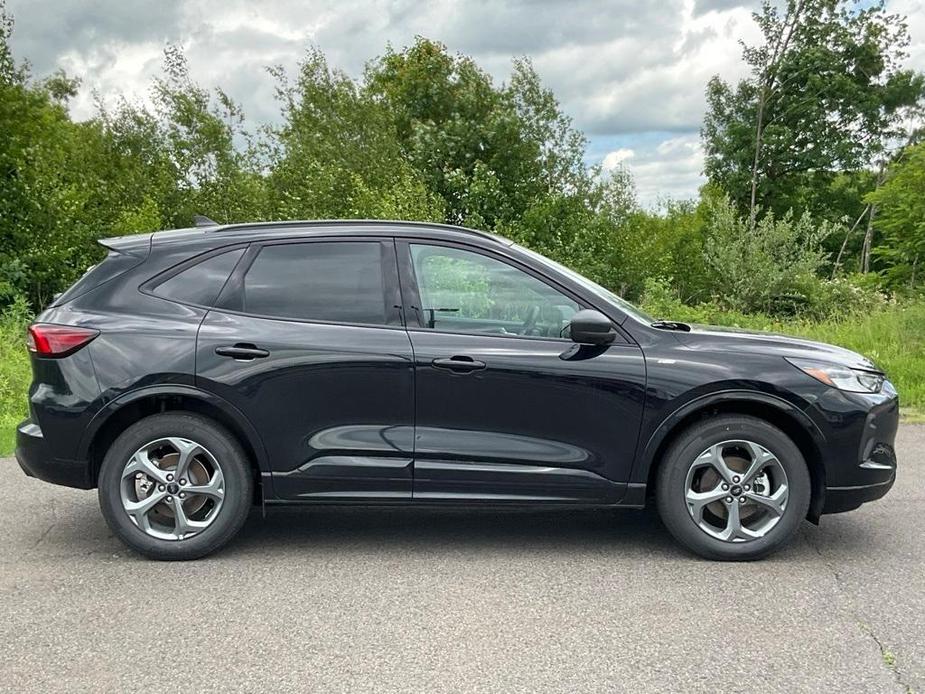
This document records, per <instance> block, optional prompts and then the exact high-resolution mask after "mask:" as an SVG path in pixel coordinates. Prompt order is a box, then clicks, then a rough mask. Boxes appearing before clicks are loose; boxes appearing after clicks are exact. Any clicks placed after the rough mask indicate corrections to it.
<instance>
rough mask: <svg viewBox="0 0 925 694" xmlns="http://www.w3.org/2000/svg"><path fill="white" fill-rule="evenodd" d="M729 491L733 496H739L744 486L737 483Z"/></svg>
mask: <svg viewBox="0 0 925 694" xmlns="http://www.w3.org/2000/svg"><path fill="white" fill-rule="evenodd" d="M729 491H730V493H731V494H732V495H733V496H739V494H741V493H742V487H740V486H739V485H738V484H737V485H735V486H734V487H733V488H732V489H730V490H729Z"/></svg>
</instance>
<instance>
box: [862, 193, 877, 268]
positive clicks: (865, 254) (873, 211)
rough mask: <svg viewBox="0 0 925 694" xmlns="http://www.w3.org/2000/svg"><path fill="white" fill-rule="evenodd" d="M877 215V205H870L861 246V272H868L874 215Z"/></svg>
mask: <svg viewBox="0 0 925 694" xmlns="http://www.w3.org/2000/svg"><path fill="white" fill-rule="evenodd" d="M876 216H877V206H876V205H871V206H870V215H869V216H868V217H867V231H865V232H864V245H863V246H862V247H861V272H863V273H868V272H870V249H871V246H872V245H873V240H874V217H876Z"/></svg>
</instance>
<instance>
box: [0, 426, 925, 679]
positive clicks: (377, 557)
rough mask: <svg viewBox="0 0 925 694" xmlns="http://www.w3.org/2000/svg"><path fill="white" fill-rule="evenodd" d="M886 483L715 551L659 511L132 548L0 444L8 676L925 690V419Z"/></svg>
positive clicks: (307, 515) (287, 529)
mask: <svg viewBox="0 0 925 694" xmlns="http://www.w3.org/2000/svg"><path fill="white" fill-rule="evenodd" d="M898 452H899V460H900V466H901V467H900V476H899V480H898V481H897V483H896V486H895V487H894V488H893V490H892V492H891V493H890V494H889V495H888V496H887V497H886V498H885V499H883V500H881V501H878V502H875V503H873V504H868V505H867V506H865V507H863V508H861V509H859V510H858V511H854V512H851V513H847V514H843V515H839V516H826V517H824V518H823V521H822V525H821V527H815V526H813V525H810V524H809V523H805V524H804V525H803V527H802V528H801V531H800V534H799V536H798V537H797V538H796V540H795V541H794V542H793V543H792V545H791V546H789V547H788V548H787V549H785V550H784V551H782V552H780V553H779V554H777V555H775V556H773V557H771V558H769V559H767V560H764V561H761V562H755V563H750V564H717V563H711V562H707V561H702V560H698V559H695V558H692V557H690V556H689V555H687V554H685V553H684V552H683V551H682V550H680V549H679V548H678V547H677V546H676V545H675V544H674V543H673V542H672V540H671V538H670V537H669V536H668V534H667V532H666V531H665V530H664V529H663V528H662V526H661V524H660V523H659V521H658V519H657V517H656V516H655V514H654V513H653V512H635V511H624V512H613V511H572V512H546V511H544V512H525V511H520V512H518V511H505V512H489V511H477V512H465V511H450V510H446V511H428V510H399V509H385V510H364V509H330V508H329V509H313V510H306V511H301V512H300V511H290V510H285V511H284V510H272V511H271V512H270V514H269V517H268V518H267V519H266V520H263V519H262V518H261V517H260V513H259V511H258V512H255V513H254V514H252V517H251V518H250V520H249V521H248V523H247V525H246V527H245V529H244V532H243V533H242V536H241V537H240V538H239V539H238V540H236V541H235V542H234V543H233V544H232V545H230V546H229V547H227V548H226V549H225V550H223V551H221V552H220V553H219V554H217V555H215V556H214V557H210V558H207V559H204V560H200V561H198V562H194V563H186V564H178V563H157V562H150V561H147V560H144V559H141V558H139V557H138V556H136V555H134V554H132V553H131V552H129V551H128V550H126V549H124V547H123V546H122V545H121V544H120V543H119V542H118V541H117V540H115V539H114V538H113V537H112V536H111V535H110V533H109V531H108V529H107V527H106V525H105V524H104V522H103V520H102V517H101V516H100V514H99V510H98V508H97V504H96V495H95V492H82V491H78V490H71V489H64V488H57V487H53V486H51V485H47V484H44V483H42V482H38V481H36V480H31V479H28V478H26V477H25V476H24V475H23V474H22V473H21V472H20V470H19V468H18V466H16V465H15V463H14V462H13V461H10V460H4V461H0V465H2V470H3V474H4V481H3V484H2V485H0V503H2V507H3V508H4V509H5V510H6V513H4V514H2V516H0V691H16V692H21V691H29V690H36V691H38V690H40V691H46V692H51V691H69V692H72V691H94V692H99V691H142V690H155V689H157V688H163V689H167V690H172V691H176V690H180V689H181V688H182V689H183V690H184V691H196V690H200V689H202V690H217V689H222V690H227V691H258V690H267V689H274V690H300V691H320V692H332V691H355V690H359V689H361V688H362V689H368V690H372V691H409V692H410V691H447V692H449V691H497V692H520V691H522V692H532V691H564V690H567V691H570V692H579V691H586V692H600V691H603V690H629V691H637V692H643V691H653V692H654V691H727V692H739V691H741V692H748V691H759V690H760V691H763V692H794V691H806V692H810V691H812V692H817V691H833V690H835V691H839V692H840V693H845V692H908V691H915V692H925V533H923V524H925V426H903V427H902V428H901V429H900V432H899V441H898Z"/></svg>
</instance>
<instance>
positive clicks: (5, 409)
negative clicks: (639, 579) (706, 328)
mask: <svg viewBox="0 0 925 694" xmlns="http://www.w3.org/2000/svg"><path fill="white" fill-rule="evenodd" d="M671 314H672V315H671V318H674V319H676V320H690V321H696V322H701V323H713V324H716V325H726V326H734V327H740V328H749V329H752V330H770V331H774V332H779V333H785V334H788V335H799V336H803V337H808V338H811V339H813V340H821V341H822V342H829V343H832V344H835V345H839V346H841V347H846V348H848V349H851V350H854V351H856V352H860V353H861V354H863V355H865V356H867V357H870V358H871V359H873V360H874V361H875V362H876V363H877V364H878V365H879V366H880V367H881V368H883V369H884V370H885V371H886V372H887V375H888V376H889V378H890V380H891V381H892V382H893V384H894V385H895V386H896V388H897V390H898V391H899V398H900V402H901V403H902V406H903V414H904V420H905V421H907V422H914V421H918V422H925V303H922V302H918V303H909V304H905V305H902V304H896V305H891V306H888V307H887V308H885V309H882V310H880V311H877V312H875V313H872V314H870V315H865V316H857V317H854V318H850V319H843V320H837V321H824V322H810V321H801V320H777V319H773V318H769V317H767V316H760V315H745V314H741V313H731V312H727V311H718V310H715V309H704V308H702V307H696V308H692V307H683V306H679V307H676V309H675V310H672V312H671ZM31 377H32V373H31V369H30V367H29V357H28V355H27V353H26V349H25V345H24V322H23V320H22V319H18V320H17V319H11V318H4V317H2V316H0V456H6V455H9V454H10V453H11V452H12V451H13V445H14V437H15V428H16V425H17V424H18V423H19V421H20V420H22V419H23V418H24V417H25V416H26V413H27V399H26V390H27V389H28V387H29V381H30V379H31Z"/></svg>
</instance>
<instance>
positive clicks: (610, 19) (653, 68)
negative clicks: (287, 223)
mask: <svg viewBox="0 0 925 694" xmlns="http://www.w3.org/2000/svg"><path fill="white" fill-rule="evenodd" d="M755 5H757V3H756V2H744V1H740V0H648V1H646V0H607V1H603V0H433V1H427V0H368V1H365V2H364V1H361V0H262V1H254V0H148V1H144V0H7V8H8V11H10V12H11V13H12V14H13V16H14V18H15V20H16V27H15V31H14V36H13V47H14V50H15V52H16V54H17V56H18V57H20V58H26V59H28V60H29V61H30V62H31V63H32V66H33V72H34V74H36V75H43V74H47V73H49V72H51V71H53V70H55V69H56V68H58V67H62V68H64V69H65V70H66V71H67V72H68V73H70V74H72V75H77V76H80V77H81V78H83V80H84V85H83V89H82V92H81V94H80V96H79V98H78V99H77V100H76V101H75V103H74V104H73V111H74V115H75V116H76V117H79V118H80V117H88V116H90V115H92V113H93V102H92V92H93V91H94V90H95V91H97V92H98V93H100V94H101V95H102V96H103V98H104V99H106V98H107V97H109V98H111V97H112V96H113V95H115V94H119V93H127V94H129V95H130V96H135V97H137V98H144V96H145V93H146V90H147V86H148V85H149V84H150V80H151V77H152V76H154V75H156V74H158V72H159V70H160V66H161V58H162V51H163V48H164V46H165V44H167V43H176V44H179V45H181V46H183V47H184V48H185V49H186V53H187V56H188V58H189V62H190V68H191V72H192V74H193V77H194V78H195V79H196V80H197V81H198V82H199V83H200V84H202V85H203V86H214V85H221V86H222V87H224V88H225V90H226V91H228V92H229V93H230V94H231V95H232V96H233V97H234V98H235V99H236V100H238V101H239V102H241V103H242V104H243V106H244V108H245V111H246V113H247V114H248V116H249V118H250V119H252V120H253V121H258V122H265V121H268V120H272V119H275V118H277V117H278V110H277V105H276V103H275V102H274V99H273V87H274V84H273V81H272V79H271V78H270V77H269V75H267V73H266V71H265V69H264V68H265V66H267V65H283V66H284V67H287V68H289V69H292V68H293V67H294V66H295V64H296V63H297V62H298V60H299V58H300V57H301V55H302V54H303V52H304V50H305V47H306V46H307V45H309V44H312V43H314V44H316V45H317V46H319V47H320V48H321V49H322V50H324V52H325V53H326V55H327V56H328V59H329V61H330V63H331V64H332V65H334V66H336V67H339V68H341V69H343V70H345V71H346V72H347V73H349V74H351V75H354V76H358V75H359V74H361V72H362V69H363V65H364V63H365V62H366V61H367V60H369V59H370V58H372V57H374V56H376V55H378V54H380V53H381V52H382V51H383V49H384V48H385V46H386V45H387V44H389V43H391V44H392V45H393V46H396V47H400V46H404V45H407V44H408V43H410V42H412V41H413V40H414V37H415V36H416V35H423V36H427V37H428V38H433V39H437V40H439V41H442V42H443V43H445V44H446V45H447V46H448V47H449V48H450V49H451V50H452V51H459V52H462V53H466V54H468V55H471V56H473V57H474V58H475V59H476V60H477V61H478V63H479V64H480V65H481V66H482V67H484V68H485V69H486V70H488V71H489V72H490V73H491V74H492V75H493V76H494V78H495V79H496V80H498V81H503V80H505V79H506V77H507V75H508V74H509V71H510V64H511V58H512V57H513V56H523V55H526V56H529V57H530V58H532V60H533V62H534V64H535V66H536V68H537V69H538V71H539V73H540V75H541V76H542V78H543V80H544V81H545V83H546V84H547V85H549V86H550V87H552V89H553V90H554V91H555V93H556V95H557V96H558V97H559V100H560V101H561V102H562V104H563V107H564V108H565V110H566V112H567V113H568V114H569V115H570V116H571V117H572V118H573V119H574V121H575V123H576V124H577V125H578V126H579V127H580V128H581V129H582V130H583V131H584V132H585V133H586V134H587V135H588V138H589V140H590V144H589V150H588V162H589V163H598V162H601V163H603V165H604V166H605V168H606V167H613V166H617V165H619V164H623V165H625V166H627V167H628V168H629V169H630V170H631V171H632V173H633V176H634V178H635V180H636V185H637V188H638V191H639V196H640V199H641V201H642V202H643V203H645V204H647V205H652V204H654V203H655V202H656V201H657V200H658V199H660V198H665V197H672V198H683V197H688V196H692V195H694V194H695V193H696V191H697V188H698V186H699V185H700V184H701V182H702V175H701V169H702V163H703V153H702V150H701V148H700V142H699V140H700V138H699V128H700V122H701V119H702V116H703V111H704V87H705V85H706V82H707V80H708V79H709V78H710V77H711V76H712V75H714V74H719V75H722V76H723V77H724V78H726V79H730V80H731V79H736V78H737V77H739V76H740V75H742V74H743V71H744V68H743V66H742V64H741V60H740V47H739V45H738V41H739V40H740V39H742V40H745V41H747V42H753V41H755V40H756V38H757V29H756V27H755V25H754V23H753V21H752V19H751V11H752V9H753V7H754V6H755ZM888 7H889V9H890V10H892V11H894V12H899V13H901V14H904V15H907V16H908V21H909V26H910V32H911V34H912V41H913V45H912V46H911V48H910V58H909V62H910V64H912V65H914V66H915V67H917V68H918V69H922V70H925V0H888Z"/></svg>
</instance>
